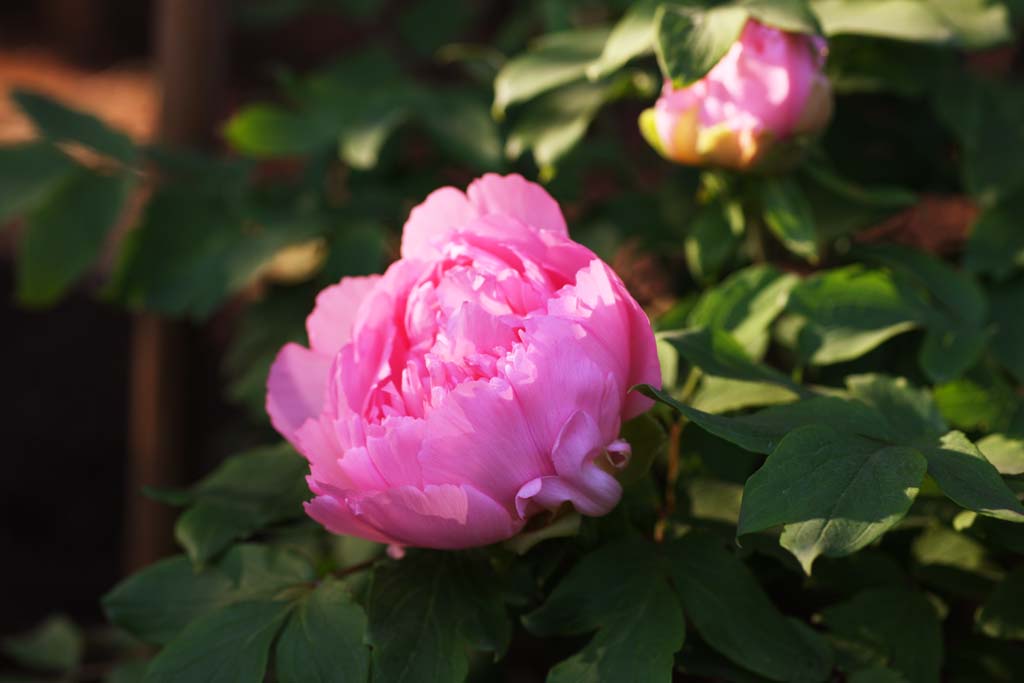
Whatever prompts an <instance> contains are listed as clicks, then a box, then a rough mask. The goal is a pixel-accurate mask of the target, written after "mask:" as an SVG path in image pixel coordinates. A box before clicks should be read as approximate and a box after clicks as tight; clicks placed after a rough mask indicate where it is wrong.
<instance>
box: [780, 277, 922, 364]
mask: <svg viewBox="0 0 1024 683" xmlns="http://www.w3.org/2000/svg"><path fill="white" fill-rule="evenodd" d="M787 310H788V311H789V312H791V313H794V314H796V315H799V316H801V317H802V318H804V320H805V322H804V325H803V327H802V328H801V329H800V332H799V336H798V345H799V348H800V352H801V354H802V355H803V356H804V357H805V358H806V359H807V360H808V361H810V362H811V363H813V364H815V365H829V364H832V363H839V362H842V361H846V360H851V359H853V358H857V357H858V356H861V355H863V354H865V353H867V352H868V351H870V350H872V349H873V348H875V347H876V346H878V345H879V344H881V343H883V342H884V341H886V340H887V339H889V338H891V337H893V336H895V335H897V334H900V333H902V332H906V331H907V330H910V329H913V328H915V327H917V326H919V325H920V324H921V322H922V319H923V317H924V315H923V312H922V304H921V302H920V300H919V298H917V297H916V296H915V295H914V294H913V293H911V292H910V291H908V290H907V289H906V288H905V287H903V286H901V285H900V284H899V283H897V282H896V281H895V280H894V279H893V278H892V277H891V276H890V275H888V274H887V273H885V272H883V271H879V270H866V269H864V268H863V267H861V266H857V265H854V266H848V267H846V268H840V269H837V270H832V271H828V272H825V273H822V274H819V275H814V276H812V277H809V278H807V279H806V280H804V281H803V282H801V283H800V284H799V285H797V286H796V287H794V288H793V290H792V291H791V292H790V295H789V305H788V307H787Z"/></svg>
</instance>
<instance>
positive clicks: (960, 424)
mask: <svg viewBox="0 0 1024 683" xmlns="http://www.w3.org/2000/svg"><path fill="white" fill-rule="evenodd" d="M934 394H935V402H936V403H937V404H938V406H939V410H940V411H941V412H942V415H943V417H945V419H946V420H948V421H949V423H950V424H952V425H953V426H954V427H957V428H959V429H962V430H964V431H984V432H1005V431H1008V430H1010V429H1011V427H1012V421H1013V416H1014V413H1015V412H1016V411H1017V409H1018V406H1019V404H1020V399H1019V398H1018V397H1017V395H1016V392H1015V390H1014V387H1013V386H1011V385H1010V383H1009V382H1008V381H1006V378H1005V377H1004V375H1003V373H1002V372H1000V371H999V369H998V368H994V367H991V366H989V365H987V364H983V365H979V366H978V367H976V368H974V369H972V370H971V371H970V372H968V373H967V374H966V375H964V376H963V377H960V378H959V379H957V380H954V381H952V382H948V383H946V384H942V385H940V386H938V387H936V388H935V392H934Z"/></svg>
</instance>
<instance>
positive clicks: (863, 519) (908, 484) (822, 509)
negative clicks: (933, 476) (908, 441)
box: [737, 425, 926, 574]
mask: <svg viewBox="0 0 1024 683" xmlns="http://www.w3.org/2000/svg"><path fill="white" fill-rule="evenodd" d="M925 468H926V463H925V460H924V458H923V457H922V456H921V454H920V453H918V452H917V451H915V450H913V449H910V448H901V447H897V446H889V445H885V444H881V443H878V442H876V441H870V440H868V439H864V438H861V437H857V436H853V435H849V434H840V433H837V432H836V431H835V430H834V429H832V428H830V427H825V426H814V425H811V426H807V427H802V428H800V429H798V430H796V431H794V432H792V433H790V434H788V435H787V436H786V437H785V438H784V439H783V440H782V442H781V443H780V444H779V446H778V447H777V448H776V449H775V450H774V451H773V452H772V453H771V455H769V456H768V459H767V460H766V461H765V464H764V466H763V467H762V468H761V469H760V470H758V471H757V472H756V473H755V474H754V475H753V476H752V477H750V479H749V480H748V481H747V485H746V486H745V487H744V492H743V506H742V509H741V511H740V521H739V527H738V529H737V534H738V535H743V534H748V533H753V532H755V531H761V530H762V529H767V528H770V527H773V526H778V525H780V524H785V525H786V529H785V531H784V532H783V535H782V545H783V547H785V548H786V549H787V550H789V551H790V552H792V553H793V555H794V556H796V558H797V559H798V560H800V563H801V564H802V565H803V567H804V570H805V571H806V572H807V573H808V574H810V573H811V565H812V564H813V563H814V560H815V559H816V558H817V557H818V556H819V555H826V556H829V557H839V556H842V555H848V554H850V553H852V552H855V551H857V550H859V549H860V548H863V547H864V546H865V545H867V544H868V543H871V542H872V541H873V540H875V539H876V538H878V537H879V536H880V535H882V534H883V533H885V532H886V531H887V530H888V529H890V528H892V526H893V525H894V524H896V523H897V522H898V521H899V520H900V519H901V518H902V517H903V516H904V515H905V514H906V512H907V510H909V509H910V505H911V503H913V502H914V497H915V496H916V495H917V490H918V487H919V486H920V485H921V480H922V478H923V477H924V473H925Z"/></svg>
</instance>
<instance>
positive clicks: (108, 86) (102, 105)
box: [0, 50, 159, 145]
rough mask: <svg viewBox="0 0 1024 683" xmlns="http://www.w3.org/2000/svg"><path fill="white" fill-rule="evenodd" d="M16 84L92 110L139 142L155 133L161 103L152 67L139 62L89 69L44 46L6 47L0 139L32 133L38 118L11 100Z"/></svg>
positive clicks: (0, 65) (1, 59) (1, 61)
mask: <svg viewBox="0 0 1024 683" xmlns="http://www.w3.org/2000/svg"><path fill="white" fill-rule="evenodd" d="M14 88H27V89H30V90H35V91H38V92H40V93H43V94H46V95H49V96H50V97H53V98H55V99H57V100H60V101H61V102H63V103H64V104H66V105H68V106H70V107H72V108H74V109H78V110H81V111H87V112H89V113H91V114H93V115H94V116H97V117H98V118H100V119H101V120H103V121H105V122H106V123H107V124H108V125H110V126H112V127H114V128H117V129H119V130H122V131H124V132H126V133H128V134H129V135H130V136H131V137H132V138H134V139H135V140H136V141H138V142H146V141H149V140H151V139H152V136H153V133H154V129H155V124H156V112H157V107H158V103H159V94H158V92H157V90H158V88H157V84H156V81H155V79H154V78H153V76H152V74H151V72H150V71H149V70H148V69H146V68H144V67H139V66H123V67H122V66H118V67H114V68H110V69H106V70H103V71H84V70H82V69H80V68H77V67H75V66H73V65H70V64H67V63H65V62H63V61H61V60H60V59H58V58H57V57H55V56H53V55H51V54H49V53H47V52H43V51H38V50H18V51H3V50H0V145H4V144H10V143H12V142H19V141H24V140H28V139H31V138H32V137H33V131H32V124H31V123H30V122H29V121H28V120H27V119H26V118H25V117H24V116H22V115H21V113H20V112H19V111H18V109H17V107H16V106H15V105H14V103H13V102H12V101H11V98H10V92H11V90H12V89H14Z"/></svg>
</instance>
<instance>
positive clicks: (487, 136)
mask: <svg viewBox="0 0 1024 683" xmlns="http://www.w3.org/2000/svg"><path fill="white" fill-rule="evenodd" d="M416 113H417V115H418V116H419V118H420V119H421V120H422V121H423V124H424V126H425V127H426V129H427V130H428V131H429V132H430V134H431V135H432V136H433V137H434V139H435V140H436V141H437V143H438V146H440V147H441V149H442V150H443V151H445V152H446V153H447V154H448V155H450V156H451V157H452V158H453V159H458V160H460V161H465V162H466V163H468V164H470V165H471V166H473V167H474V168H478V169H480V170H484V171H492V170H497V169H501V168H502V167H504V165H505V160H504V157H503V150H502V146H501V133H500V132H499V130H498V126H497V124H496V123H495V121H494V119H493V118H492V117H491V114H490V111H489V110H488V108H487V103H486V102H485V101H484V100H483V99H482V98H480V97H478V96H477V94H476V93H475V92H473V91H471V90H466V89H461V88H436V89H435V88H431V89H430V90H428V91H427V92H426V93H424V96H423V97H422V98H421V103H420V106H419V107H418V109H417V112H416Z"/></svg>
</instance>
